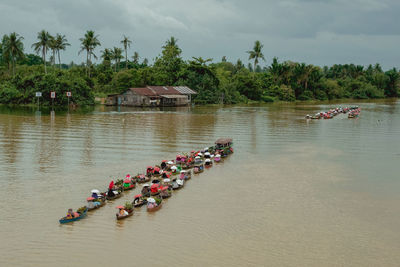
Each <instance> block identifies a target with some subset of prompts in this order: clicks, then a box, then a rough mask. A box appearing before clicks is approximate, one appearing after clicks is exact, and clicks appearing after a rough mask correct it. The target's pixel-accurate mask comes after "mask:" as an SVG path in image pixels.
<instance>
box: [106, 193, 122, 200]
mask: <svg viewBox="0 0 400 267" xmlns="http://www.w3.org/2000/svg"><path fill="white" fill-rule="evenodd" d="M120 197H122V193H121V192H119V193H118V194H115V196H113V197H109V196H107V195H106V199H107V200H114V199H117V198H120Z"/></svg>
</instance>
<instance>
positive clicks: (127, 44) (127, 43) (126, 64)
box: [121, 35, 132, 69]
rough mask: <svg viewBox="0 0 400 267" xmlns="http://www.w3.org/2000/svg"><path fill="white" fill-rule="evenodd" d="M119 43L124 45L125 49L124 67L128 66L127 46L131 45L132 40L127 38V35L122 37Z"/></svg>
mask: <svg viewBox="0 0 400 267" xmlns="http://www.w3.org/2000/svg"><path fill="white" fill-rule="evenodd" d="M121 44H123V45H124V50H125V68H126V69H127V68H128V48H130V47H131V44H132V41H131V40H129V37H126V36H125V35H124V37H123V38H122V41H121Z"/></svg>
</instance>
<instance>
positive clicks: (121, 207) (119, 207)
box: [115, 206, 125, 209]
mask: <svg viewBox="0 0 400 267" xmlns="http://www.w3.org/2000/svg"><path fill="white" fill-rule="evenodd" d="M115 208H116V209H125V207H124V206H116V207H115Z"/></svg>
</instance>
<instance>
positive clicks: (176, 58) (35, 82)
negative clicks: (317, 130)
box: [0, 30, 400, 105]
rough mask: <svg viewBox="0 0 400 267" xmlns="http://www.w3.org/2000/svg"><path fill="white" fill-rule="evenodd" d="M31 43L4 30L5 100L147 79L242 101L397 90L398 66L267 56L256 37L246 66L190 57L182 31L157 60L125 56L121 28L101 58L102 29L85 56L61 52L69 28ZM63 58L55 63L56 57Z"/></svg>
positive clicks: (94, 91)
mask: <svg viewBox="0 0 400 267" xmlns="http://www.w3.org/2000/svg"><path fill="white" fill-rule="evenodd" d="M37 38H38V40H37V42H36V43H34V44H33V45H32V48H33V49H34V51H35V52H36V53H37V55H34V54H25V53H24V44H23V37H21V36H19V35H18V34H17V33H11V34H9V35H4V37H3V38H2V40H1V43H0V103H3V104H30V103H34V102H35V101H36V99H35V92H37V91H40V92H42V94H43V97H42V99H41V102H42V103H44V104H49V103H50V102H51V99H50V91H55V92H56V95H57V98H56V99H55V104H58V105H63V104H65V103H67V98H66V92H67V91H71V92H72V102H74V103H76V104H79V105H87V104H93V103H94V96H95V95H98V96H105V95H106V94H110V93H121V92H124V91H125V90H126V89H127V88H129V87H142V86H146V85H187V86H189V87H190V88H192V89H194V90H196V91H197V92H198V93H199V94H198V95H197V96H196V97H195V102H196V103H201V104H206V103H211V104H213V103H222V102H223V103H228V104H231V103H241V102H248V101H262V102H273V101H278V100H281V101H295V100H312V99H317V100H328V99H339V98H356V99H367V98H383V97H398V96H399V94H400V92H399V84H400V74H399V72H398V71H397V70H396V69H394V68H393V69H391V70H388V71H383V70H382V68H381V67H380V65H379V64H375V65H374V66H372V65H369V66H368V67H366V68H365V67H364V66H360V65H353V64H346V65H333V66H331V67H323V68H321V67H318V66H314V65H307V64H305V63H297V62H291V61H285V62H279V61H278V59H277V58H273V59H272V62H271V64H270V65H269V66H265V67H263V68H262V67H261V66H260V64H259V63H260V60H261V61H265V57H264V55H263V53H262V48H263V45H262V44H261V43H260V42H259V41H256V42H255V44H254V47H253V49H252V50H250V51H247V53H248V55H249V60H250V61H252V63H249V64H248V66H245V65H244V64H243V63H242V62H241V60H237V61H236V62H234V63H233V62H229V61H227V60H226V57H222V59H221V61H220V62H216V63H213V60H212V59H203V58H201V57H193V58H192V59H191V60H184V59H183V58H182V56H181V54H182V50H181V48H180V47H179V46H178V44H177V39H175V38H174V37H171V38H170V39H169V40H167V41H166V42H165V44H164V45H163V46H162V52H161V54H160V55H159V56H158V57H156V58H155V60H154V63H153V64H149V62H148V60H147V59H143V60H142V61H141V60H140V57H139V54H138V52H134V53H133V56H132V57H129V56H128V53H129V51H128V50H129V48H130V47H131V45H132V41H131V40H130V39H129V38H128V37H126V36H124V37H123V39H122V41H121V43H120V44H121V45H122V48H119V47H113V48H105V49H104V50H102V51H101V55H100V59H101V63H99V64H92V59H97V55H96V54H95V49H96V48H97V47H99V46H100V45H101V43H100V41H99V36H98V35H96V34H95V33H94V32H93V31H87V32H86V34H85V35H84V37H82V38H81V39H80V42H81V47H80V51H79V54H81V53H83V55H84V56H86V58H85V63H82V64H80V65H76V64H74V63H73V62H72V63H71V64H68V65H66V64H62V63H61V56H60V52H61V51H63V50H65V49H66V48H67V46H69V44H68V42H67V39H66V38H65V36H64V35H61V34H57V35H56V36H51V35H50V34H49V33H48V32H46V31H45V30H43V31H41V32H39V33H38V37H37ZM39 55H40V56H39ZM57 63H58V64H57Z"/></svg>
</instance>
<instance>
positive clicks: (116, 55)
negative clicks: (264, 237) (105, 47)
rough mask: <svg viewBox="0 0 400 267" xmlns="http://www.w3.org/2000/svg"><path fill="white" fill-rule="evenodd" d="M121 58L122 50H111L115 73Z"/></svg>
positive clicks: (115, 48)
mask: <svg viewBox="0 0 400 267" xmlns="http://www.w3.org/2000/svg"><path fill="white" fill-rule="evenodd" d="M121 58H122V49H121V48H118V47H114V49H113V50H112V59H114V60H115V71H117V70H118V67H119V62H120V61H121Z"/></svg>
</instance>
